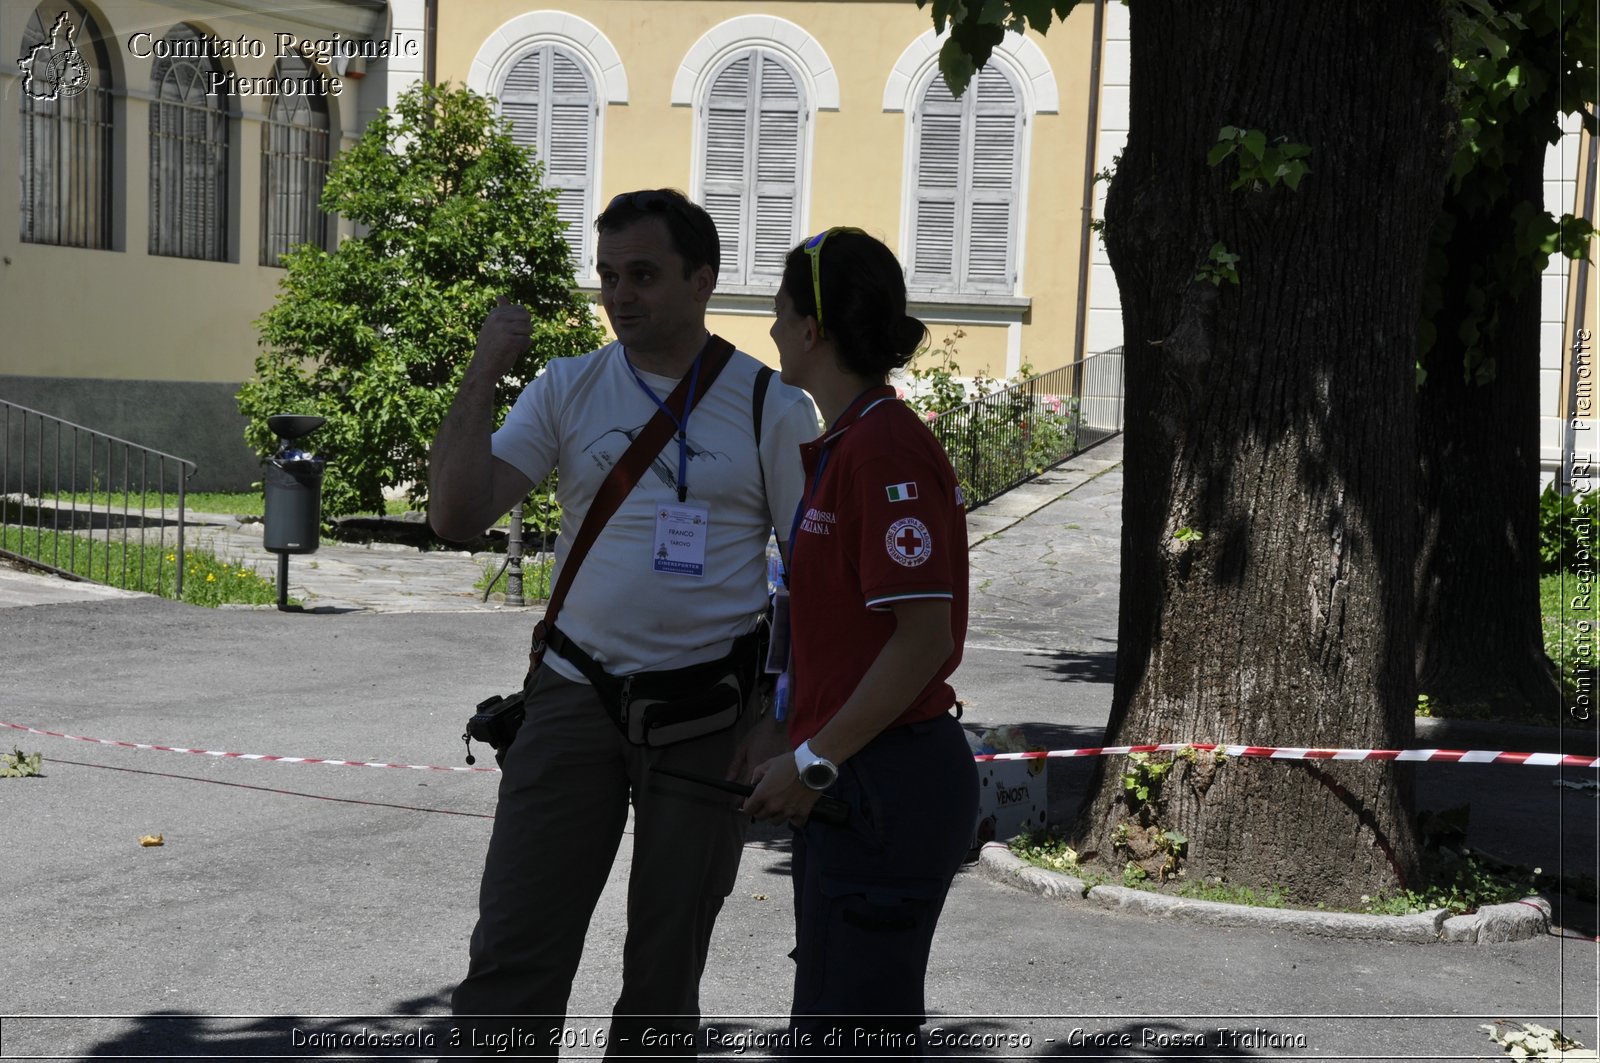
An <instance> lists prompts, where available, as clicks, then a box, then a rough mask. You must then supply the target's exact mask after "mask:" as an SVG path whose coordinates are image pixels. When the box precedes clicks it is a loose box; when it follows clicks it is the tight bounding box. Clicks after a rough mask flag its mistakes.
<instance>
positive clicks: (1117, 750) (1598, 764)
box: [975, 742, 1600, 768]
mask: <svg viewBox="0 0 1600 1063" xmlns="http://www.w3.org/2000/svg"><path fill="white" fill-rule="evenodd" d="M1183 749H1194V750H1199V751H1201V752H1209V753H1223V754H1226V755H1227V756H1230V757H1265V758H1267V759H1269V760H1402V761H1435V760H1436V761H1446V762H1450V763H1455V764H1528V765H1532V766H1535V767H1545V768H1549V767H1568V768H1600V757H1578V756H1573V755H1571V754H1562V753H1507V752H1504V751H1501V750H1489V749H1296V748H1292V747H1284V746H1232V745H1218V744H1215V743H1210V742H1164V743H1162V744H1161V745H1154V746H1098V747H1093V748H1088V749H1051V750H1038V751H1035V752H1030V753H978V754H975V759H977V760H1040V759H1044V758H1050V757H1104V756H1114V755H1118V754H1127V753H1176V752H1178V751H1179V750H1183Z"/></svg>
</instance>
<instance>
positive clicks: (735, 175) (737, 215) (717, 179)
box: [700, 53, 755, 284]
mask: <svg viewBox="0 0 1600 1063" xmlns="http://www.w3.org/2000/svg"><path fill="white" fill-rule="evenodd" d="M754 68H755V55H754V53H747V54H745V55H742V56H740V57H739V58H737V59H735V60H734V61H733V62H731V63H729V64H728V65H727V66H726V67H724V68H723V69H722V71H721V73H719V74H718V75H717V76H716V78H715V79H714V80H713V81H712V83H711V90H710V92H708V93H707V94H706V101H705V104H704V110H703V112H702V113H701V119H700V126H701V130H702V134H701V135H702V136H703V137H704V143H703V147H702V152H701V158H702V159H703V164H702V172H703V174H704V176H703V177H702V179H701V184H702V186H703V190H702V192H701V197H700V198H701V204H702V205H703V206H704V207H705V208H706V213H708V214H710V215H711V220H712V221H713V222H715V223H716V226H717V240H718V242H719V243H720V244H721V245H722V269H721V271H720V274H719V279H720V280H721V281H722V282H723V283H725V284H743V283H744V282H745V279H746V275H747V272H748V267H747V264H746V262H745V255H746V249H747V248H748V247H749V246H750V243H751V241H750V239H749V237H748V235H747V233H746V231H745V218H744V200H745V188H746V181H745V171H746V167H747V162H748V159H749V157H750V140H751V124H752V121H751V120H752V115H751V113H750V87H751V82H752V79H753V76H754V73H755V69H754Z"/></svg>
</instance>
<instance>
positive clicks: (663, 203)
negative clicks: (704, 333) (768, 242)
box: [594, 188, 722, 277]
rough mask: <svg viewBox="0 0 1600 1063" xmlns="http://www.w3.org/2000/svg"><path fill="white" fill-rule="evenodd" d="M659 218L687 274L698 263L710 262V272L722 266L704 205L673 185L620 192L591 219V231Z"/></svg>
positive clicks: (611, 230)
mask: <svg viewBox="0 0 1600 1063" xmlns="http://www.w3.org/2000/svg"><path fill="white" fill-rule="evenodd" d="M651 217H655V218H660V219H661V220H662V221H664V222H666V223H667V234H668V237H669V238H670V239H671V241H672V250H674V251H676V252H677V253H678V256H679V257H680V258H682V259H683V271H684V273H683V275H684V276H685V277H687V276H688V275H689V274H691V273H693V272H694V271H695V270H697V269H699V268H700V267H701V266H710V267H711V272H712V274H713V275H715V274H717V273H719V272H721V270H722V242H721V241H720V240H718V239H717V225H716V222H714V221H712V220H711V215H709V214H707V213H706V211H705V208H704V207H702V206H700V205H699V204H698V203H695V202H693V201H692V200H690V199H689V197H688V196H686V195H684V194H683V193H682V192H680V191H678V190H677V189H676V188H651V189H646V190H644V191H640V192H624V193H622V194H621V195H620V196H616V197H615V198H613V199H612V200H611V202H610V203H608V204H606V209H605V210H603V211H601V212H600V216H599V217H598V218H596V219H595V220H594V228H595V232H600V233H614V232H621V231H622V230H623V229H626V228H628V227H629V226H631V225H633V224H634V223H635V222H638V221H640V220H642V219H644V218H651Z"/></svg>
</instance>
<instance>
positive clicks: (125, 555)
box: [0, 524, 278, 608]
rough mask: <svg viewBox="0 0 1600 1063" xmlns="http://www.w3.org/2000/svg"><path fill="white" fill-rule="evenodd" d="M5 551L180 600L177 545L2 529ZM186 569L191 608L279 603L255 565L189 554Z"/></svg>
mask: <svg viewBox="0 0 1600 1063" xmlns="http://www.w3.org/2000/svg"><path fill="white" fill-rule="evenodd" d="M0 547H3V548H4V549H6V550H10V551H11V552H13V553H17V554H22V555H24V556H26V557H32V558H35V559H37V560H39V561H42V562H44V563H46V564H49V565H53V566H55V567H56V568H59V569H64V570H66V571H68V572H71V573H73V574H75V575H79V576H83V577H84V578H86V579H91V580H94V581H95V582H97V583H104V584H106V585H107V586H111V587H120V588H122V589H123V590H130V591H142V592H144V593H146V594H156V595H160V596H161V597H163V598H175V597H177V589H178V555H177V551H176V545H175V544H174V543H172V542H168V543H167V544H165V545H158V544H153V543H149V542H146V543H143V544H141V543H139V542H138V541H137V540H133V541H127V542H124V541H121V540H118V539H117V538H115V537H113V538H112V539H111V541H110V542H109V543H108V542H107V541H106V538H105V536H104V535H99V536H95V537H92V538H91V537H89V536H85V535H74V534H71V533H68V532H53V531H45V530H42V529H38V528H28V527H18V526H16V525H14V524H0ZM183 568H184V572H183V601H185V602H188V603H189V604H190V605H205V606H211V607H213V608H214V607H216V606H219V605H273V604H276V602H277V600H278V590H277V586H276V585H275V583H274V581H273V576H272V575H271V574H269V575H266V576H263V575H262V574H261V573H260V572H259V571H257V569H256V566H255V564H254V563H250V564H246V563H244V562H235V561H225V560H223V559H221V558H218V557H216V556H215V555H213V554H210V553H207V552H206V551H204V550H195V549H186V550H184V552H183Z"/></svg>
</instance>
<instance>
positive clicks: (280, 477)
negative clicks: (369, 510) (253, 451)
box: [262, 450, 323, 554]
mask: <svg viewBox="0 0 1600 1063" xmlns="http://www.w3.org/2000/svg"><path fill="white" fill-rule="evenodd" d="M322 470H323V461H322V459H321V458H314V457H312V456H311V455H310V454H307V453H306V452H305V451H303V450H282V451H279V452H278V453H276V454H274V455H273V456H272V459H271V460H270V461H269V462H268V463H267V475H266V488H267V493H266V508H267V513H266V520H265V523H266V528H265V533H264V535H263V543H262V545H263V546H265V547H266V548H267V549H268V550H271V551H273V552H274V553H280V554H310V553H315V552H316V549H317V546H318V544H319V542H320V534H321V530H322Z"/></svg>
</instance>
